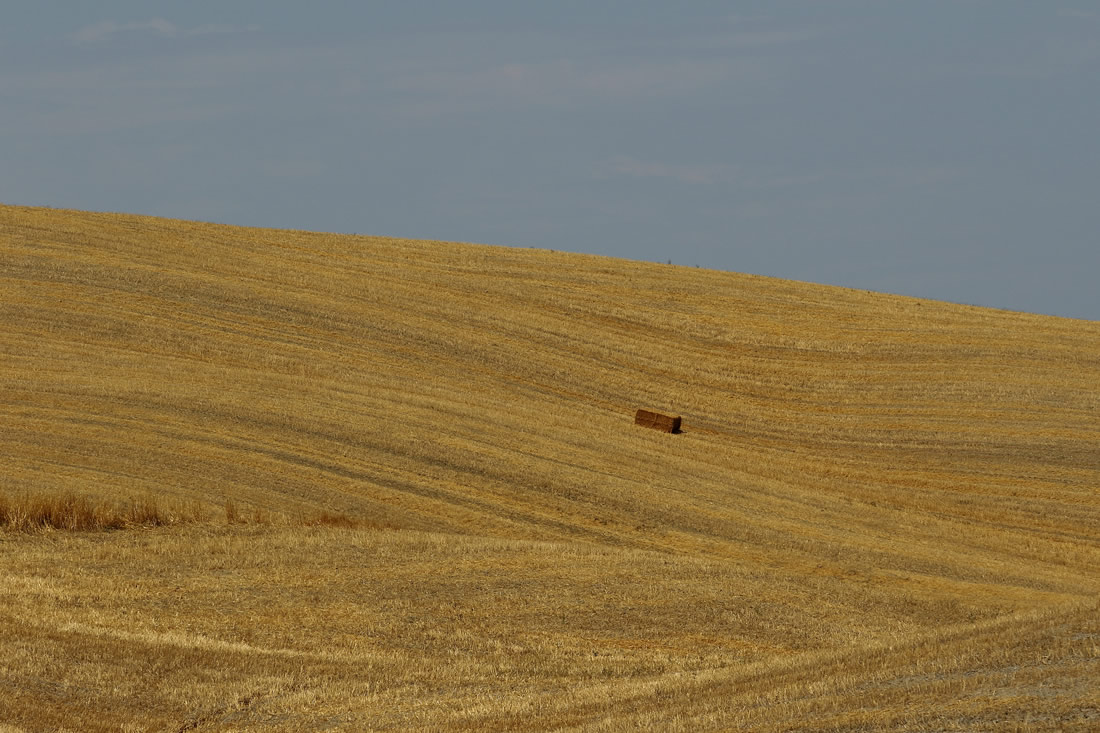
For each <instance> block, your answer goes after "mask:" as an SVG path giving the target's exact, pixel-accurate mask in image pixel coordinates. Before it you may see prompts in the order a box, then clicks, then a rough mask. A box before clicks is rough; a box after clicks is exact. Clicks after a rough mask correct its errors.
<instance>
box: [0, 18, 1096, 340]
mask: <svg viewBox="0 0 1100 733" xmlns="http://www.w3.org/2000/svg"><path fill="white" fill-rule="evenodd" d="M3 15H4V18H3V23H0V202H3V203H8V204H21V205H32V206H52V207H58V208H76V209H88V210H95V211H125V212H133V213H140V214H151V215H157V216H169V217H176V218H183V219H197V220H204V221H215V222H222V223H228V224H240V225H246V226H265V227H280V228H292V229H307V230H316V231H332V232H351V233H360V234H374V235H385V236H396V237H411V238H418V239H439V240H449V241H466V242H482V243H487V244H499V245H508V246H518V247H539V248H546V249H555V250H565V251H574V252H588V253H593V254H602V255H610V256H614V257H622V258H628V259H634V260H649V261H656V262H668V261H671V262H672V263H674V264H678V265H688V266H700V267H706V268H712V269H718V270H729V271H736V272H749V273H754V274H760V275H771V276H776V277H782V278H789V279H795V280H805V281H810V282H817V283H827V284H833V285H842V286H845V287H852V288H859V289H864V290H875V291H883V292H891V293H900V294H905V295H913V296H918V297H923V298H934V299H938V300H948V301H952V302H959V303H969V304H975V305H982V306H991V307H996V308H1005V309H1009V310H1017V311H1029V312H1038V313H1047V314H1052V315H1060V316H1067V317H1073V318H1085V319H1091V320H1100V285H1098V275H1100V3H1098V2H1095V1H1094V0H1044V1H1043V2H1037V1H1033V0H1028V1H1024V2H1020V1H1016V0H920V2H917V1H916V0H914V1H912V2H904V3H903V2H881V1H880V0H860V1H856V0H830V2H820V1H819V0H800V1H799V0H766V1H760V2H738V1H737V0H725V1H724V2H709V1H702V0H700V1H698V2H692V1H691V0H685V1H684V2H680V3H669V2H666V1H665V0H660V1H658V0H629V1H627V0H622V1H618V0H613V1H607V2H601V1H600V0H586V1H585V2H579V1H574V0H557V1H556V2H553V3H516V2H514V1H513V2H504V1H503V0H465V1H464V2H461V3H457V2H453V0H448V1H446V2H444V1H442V0H440V1H437V2H419V1H417V0H406V1H405V2H400V3H399V2H387V3H382V2H362V1H352V0H331V1H326V0H318V1H317V2H312V3H302V2H299V1H297V0H295V1H294V2H290V1H289V0H217V1H211V0H190V1H189V2H186V3H183V2H178V1H174V2H168V1H161V0H140V1H139V0H98V1H97V2H95V3H89V2H85V1H84V0H37V1H36V2H24V1H22V0H8V1H7V2H5V5H4V13H3Z"/></svg>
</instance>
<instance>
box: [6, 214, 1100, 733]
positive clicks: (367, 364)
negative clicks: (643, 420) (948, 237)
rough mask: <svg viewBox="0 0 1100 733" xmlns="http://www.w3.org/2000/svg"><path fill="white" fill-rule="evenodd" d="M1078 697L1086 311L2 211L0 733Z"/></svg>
mask: <svg viewBox="0 0 1100 733" xmlns="http://www.w3.org/2000/svg"><path fill="white" fill-rule="evenodd" d="M674 244H675V243H670V247H673V246H674ZM639 408H644V409H649V410H654V411H657V412H662V413H665V414H670V415H680V416H682V418H683V431H682V433H680V434H677V435H674V434H667V433H662V432H658V431H656V430H649V429H645V428H643V427H639V426H636V425H634V422H633V417H634V412H635V411H636V410H637V409H639ZM1098 691H1100V323H1098V322H1090V321H1074V320H1068V319H1059V318H1054V317H1047V316H1037V315H1028V314H1021V313H1011V312H1005V311H995V310H990V309H983V308H976V307H970V306H962V305H953V304H947V303H939V302H933V301H923V300H917V299H913V298H903V297H896V296H890V295H883V294H877V293H868V292H863V291H853V290H846V289H841V288H833V287H826V286H820V285H811V284H806V283H797V282H790V281H783V280H775V279H769V278H763V277H754V276H748V275H740V274H735V273H726V272H714V271H708V270H700V269H695V268H684V267H675V266H670V265H662V264H653V263H644V262H630V261H624V260H615V259H608V258H601V257H594V256H585V255H577V254H565V253H560V252H552V251H548V250H532V249H522V248H503V247H487V246H480V245H470V244H454V243H444V242H426V241H410V240H395V239H382V238H374V237H362V236H350V235H326V234H310V233H304V232H291V231H277V230H261V229H242V228H235V227H227V226H216V225H209V224H199V223H193V222H183V221H172V220H164V219H154V218H148V217H136V216H126V215H116V214H92V213H83V212H73V211H60V210H48V209H28V208H17V207H0V731H3V732H4V733H11V732H12V731H44V730H63V729H64V730H70V731H129V732H136V731H191V730H194V731H250V730H301V731H307V730H308V731H312V730H346V731H363V730H406V729H436V730H471V731H473V730H476V731H484V730H600V731H618V730H638V729H653V730H671V731H699V730H723V729H735V730H736V729H744V730H763V731H768V730H776V731H778V730H815V731H817V730H880V729H897V730H913V731H918V730H919V731H924V730H1004V731H1015V730H1025V731H1026V730H1096V729H1100V692H1098Z"/></svg>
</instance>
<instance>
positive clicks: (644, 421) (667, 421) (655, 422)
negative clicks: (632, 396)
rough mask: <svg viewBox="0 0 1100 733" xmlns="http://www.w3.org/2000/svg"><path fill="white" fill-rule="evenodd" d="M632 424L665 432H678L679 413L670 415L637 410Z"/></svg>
mask: <svg viewBox="0 0 1100 733" xmlns="http://www.w3.org/2000/svg"><path fill="white" fill-rule="evenodd" d="M634 424H635V425H641V426H642V427H646V428H653V429H654V430H660V431H662V432H665V433H678V432H680V416H679V415H677V416H676V417H672V416H671V415H662V414H661V413H659V412H650V411H649V410H638V412H637V414H635V415H634Z"/></svg>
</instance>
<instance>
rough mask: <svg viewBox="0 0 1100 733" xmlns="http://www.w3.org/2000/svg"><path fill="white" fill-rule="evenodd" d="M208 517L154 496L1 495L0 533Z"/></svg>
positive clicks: (165, 522)
mask: <svg viewBox="0 0 1100 733" xmlns="http://www.w3.org/2000/svg"><path fill="white" fill-rule="evenodd" d="M208 517H209V512H208V511H207V510H206V509H205V507H203V506H202V505H201V504H198V503H197V502H189V503H182V502H176V503H174V504H172V505H167V504H166V503H165V502H163V501H161V500H158V499H157V498H156V497H154V496H144V497H141V498H130V499H128V500H126V501H112V500H108V499H104V498H102V497H92V496H82V495H79V494H75V493H72V492H69V493H63V494H27V493H18V494H7V493H5V494H0V529H5V530H9V531H18V532H34V531H42V530H71V531H78V532H92V531H102V530H112V529H133V528H138V527H166V526H171V525H177V524H184V523H190V522H199V521H205V520H206V519H207V518H208Z"/></svg>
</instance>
